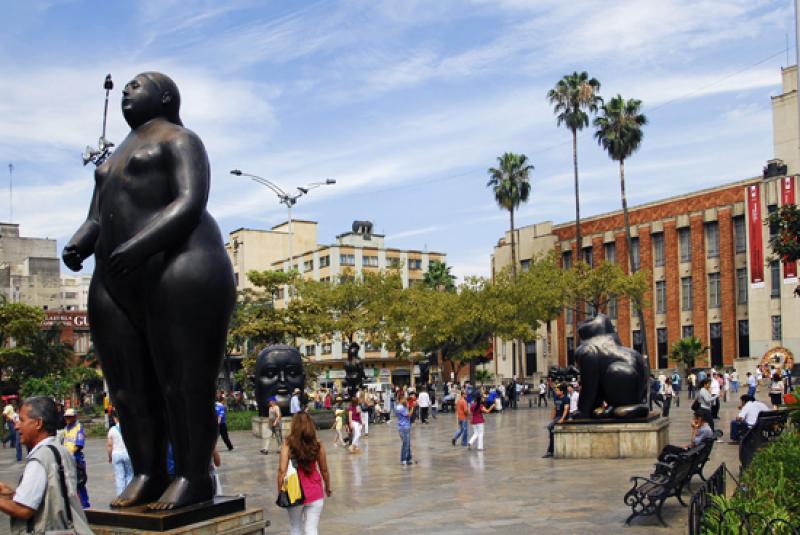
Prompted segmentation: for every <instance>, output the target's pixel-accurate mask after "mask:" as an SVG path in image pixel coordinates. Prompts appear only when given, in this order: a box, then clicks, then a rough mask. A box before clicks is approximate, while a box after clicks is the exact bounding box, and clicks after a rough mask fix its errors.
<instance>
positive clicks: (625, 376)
mask: <svg viewBox="0 0 800 535" xmlns="http://www.w3.org/2000/svg"><path fill="white" fill-rule="evenodd" d="M578 334H579V335H580V338H581V344H580V345H579V346H578V348H577V350H576V351H575V357H576V361H577V364H578V368H579V369H580V372H581V393H580V398H579V400H578V409H579V411H580V415H581V418H618V419H631V418H642V417H646V416H647V415H648V413H649V410H648V407H647V381H648V378H649V377H650V367H649V365H648V363H647V362H646V361H645V359H644V358H643V357H642V355H641V354H640V353H639V352H638V351H636V350H634V349H631V348H628V347H624V346H623V345H622V343H621V342H620V340H619V337H618V336H617V333H616V332H615V331H614V326H613V325H612V323H611V320H610V319H608V317H607V316H605V315H603V314H598V315H597V316H595V317H594V318H590V319H587V320H585V321H583V322H582V323H581V324H580V325H579V326H578Z"/></svg>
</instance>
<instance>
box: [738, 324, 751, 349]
mask: <svg viewBox="0 0 800 535" xmlns="http://www.w3.org/2000/svg"><path fill="white" fill-rule="evenodd" d="M749 356H750V323H749V322H748V321H747V320H739V358H742V357H749Z"/></svg>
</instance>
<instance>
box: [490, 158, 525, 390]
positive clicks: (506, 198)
mask: <svg viewBox="0 0 800 535" xmlns="http://www.w3.org/2000/svg"><path fill="white" fill-rule="evenodd" d="M497 162H498V163H499V164H500V165H499V167H498V168H495V167H490V168H489V182H488V183H487V184H486V186H487V187H490V188H492V190H493V191H494V199H495V200H496V201H497V204H499V205H500V207H501V208H505V209H506V210H508V213H509V217H510V219H511V274H512V277H513V278H514V280H516V279H517V238H516V232H515V230H514V210H515V209H517V208H519V205H520V204H522V203H524V202H527V201H528V197H529V196H530V194H531V183H530V179H529V176H528V175H529V173H530V172H531V171H533V165H531V164H529V163H528V157H527V156H525V155H524V154H514V153H513V152H506V153H505V154H503V155H502V156H500V157H499V158H497ZM515 343H516V344H518V345H517V358H518V361H519V366H518V368H517V370H518V376H519V378H520V380H521V379H522V377H523V371H522V343H521V342H519V341H516V342H515Z"/></svg>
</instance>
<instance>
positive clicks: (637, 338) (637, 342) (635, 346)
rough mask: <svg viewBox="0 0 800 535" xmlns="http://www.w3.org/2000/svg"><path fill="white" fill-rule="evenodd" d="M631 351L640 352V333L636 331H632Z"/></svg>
mask: <svg viewBox="0 0 800 535" xmlns="http://www.w3.org/2000/svg"><path fill="white" fill-rule="evenodd" d="M633 349H635V350H636V351H638V352H639V353H641V352H642V331H640V330H638V329H637V330H635V331H633Z"/></svg>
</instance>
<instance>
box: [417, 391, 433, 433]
mask: <svg viewBox="0 0 800 535" xmlns="http://www.w3.org/2000/svg"><path fill="white" fill-rule="evenodd" d="M417 405H419V418H420V421H421V422H422V423H423V424H427V423H428V416H429V414H430V409H431V397H430V395H429V394H428V390H427V389H426V388H425V386H424V385H423V387H422V388H421V389H420V392H419V396H418V397H417Z"/></svg>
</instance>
